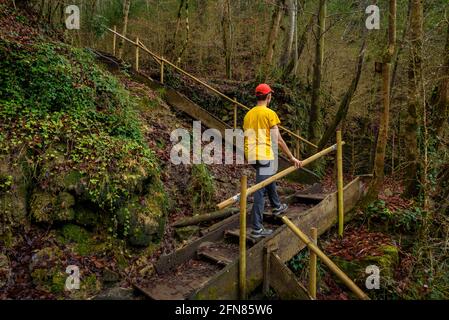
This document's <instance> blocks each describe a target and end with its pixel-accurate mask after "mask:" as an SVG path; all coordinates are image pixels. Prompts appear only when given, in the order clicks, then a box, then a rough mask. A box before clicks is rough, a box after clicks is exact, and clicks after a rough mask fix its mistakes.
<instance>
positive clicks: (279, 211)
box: [271, 203, 288, 216]
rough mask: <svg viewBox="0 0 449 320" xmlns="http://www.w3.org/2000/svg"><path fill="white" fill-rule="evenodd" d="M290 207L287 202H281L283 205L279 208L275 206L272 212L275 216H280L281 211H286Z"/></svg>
mask: <svg viewBox="0 0 449 320" xmlns="http://www.w3.org/2000/svg"><path fill="white" fill-rule="evenodd" d="M287 209H288V205H287V204H286V203H283V204H281V206H280V207H279V208H275V209H273V210H272V211H271V213H272V214H273V216H278V215H280V214H281V213H284V212H285V210H287Z"/></svg>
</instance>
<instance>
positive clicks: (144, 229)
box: [117, 193, 165, 246]
mask: <svg viewBox="0 0 449 320" xmlns="http://www.w3.org/2000/svg"><path fill="white" fill-rule="evenodd" d="M162 198H163V197H162V195H161V194H157V193H153V194H151V195H148V196H147V197H138V196H135V197H133V198H132V199H131V200H129V201H128V202H126V203H125V205H124V206H122V207H121V208H120V209H119V210H118V211H117V218H118V222H119V223H120V224H121V225H122V226H123V229H124V234H125V236H127V238H128V240H129V243H130V244H132V245H135V246H148V245H149V244H150V243H151V242H153V241H156V240H158V239H159V238H160V236H161V234H162V231H163V226H164V223H165V219H164V213H163V205H162V204H161V201H162V200H161V199H162Z"/></svg>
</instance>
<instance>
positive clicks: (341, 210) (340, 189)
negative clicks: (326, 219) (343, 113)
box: [337, 130, 345, 237]
mask: <svg viewBox="0 0 449 320" xmlns="http://www.w3.org/2000/svg"><path fill="white" fill-rule="evenodd" d="M337 189H338V235H339V236H340V237H343V227H344V219H345V217H344V207H343V201H344V199H343V144H342V140H341V131H340V130H338V131H337Z"/></svg>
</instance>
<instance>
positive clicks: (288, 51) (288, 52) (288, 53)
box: [280, 0, 297, 68]
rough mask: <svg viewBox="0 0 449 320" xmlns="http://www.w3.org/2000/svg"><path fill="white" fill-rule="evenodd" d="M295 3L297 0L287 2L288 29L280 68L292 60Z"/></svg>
mask: <svg viewBox="0 0 449 320" xmlns="http://www.w3.org/2000/svg"><path fill="white" fill-rule="evenodd" d="M296 1H297V0H288V3H287V5H288V18H289V29H288V36H287V38H286V41H285V48H284V53H283V54H282V57H281V61H280V65H281V67H282V68H285V67H287V65H288V63H289V62H290V60H291V59H292V52H293V42H294V41H295V32H296V13H297V8H296Z"/></svg>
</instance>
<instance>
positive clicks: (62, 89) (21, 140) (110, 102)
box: [0, 39, 166, 244]
mask: <svg viewBox="0 0 449 320" xmlns="http://www.w3.org/2000/svg"><path fill="white" fill-rule="evenodd" d="M0 79H1V80H0V82H1V83H0V129H1V130H0V131H1V132H2V135H1V139H0V160H2V161H0V162H1V163H2V166H0V197H1V199H2V200H5V204H6V207H5V208H2V210H1V211H0V216H3V217H4V218H5V217H7V216H11V215H13V213H14V212H16V211H18V210H17V209H18V206H21V207H25V206H24V204H26V203H28V204H29V206H30V211H31V217H32V219H33V220H35V221H36V222H41V223H50V224H52V223H55V222H58V221H62V222H64V221H74V220H77V221H79V222H80V223H81V224H85V225H88V224H92V221H95V220H96V219H95V217H93V216H92V213H93V212H96V213H95V214H96V215H99V216H102V217H103V216H105V217H109V218H108V219H106V220H104V219H103V223H105V224H111V225H112V227H111V231H113V232H114V234H117V235H123V236H132V234H131V233H132V232H130V227H131V226H130V224H131V225H132V228H133V230H134V231H135V232H136V233H140V232H141V231H140V229H139V228H140V223H141V222H142V220H145V219H146V220H148V219H153V220H154V221H155V223H156V225H158V226H159V225H160V224H162V221H163V219H162V218H163V216H164V212H165V211H164V210H165V209H166V207H165V202H166V200H165V194H164V192H163V191H162V187H161V182H160V180H159V173H160V172H159V171H160V169H159V165H158V163H157V160H156V158H155V156H154V154H153V152H152V151H151V150H150V149H149V148H148V147H147V146H146V145H145V144H144V141H143V135H142V130H141V123H140V122H139V118H138V116H137V112H136V111H135V105H136V103H135V101H134V99H133V98H132V97H131V96H130V95H129V93H128V92H127V91H126V90H125V89H124V88H123V86H122V85H121V84H119V83H118V81H117V80H116V78H114V77H112V76H111V75H109V74H108V73H106V72H105V71H103V70H102V69H100V68H99V67H98V66H96V64H95V63H94V60H93V57H92V55H91V54H90V53H89V52H88V51H86V50H82V49H75V48H72V47H70V46H68V45H65V44H61V43H49V42H45V41H42V42H39V44H34V45H23V44H20V43H15V42H12V41H7V40H4V39H1V40H0ZM8 160H12V161H8ZM9 163H14V167H15V172H14V170H11V169H12V168H11V165H10V164H9ZM11 171H13V172H12V173H11ZM19 187H22V189H20V188H19ZM17 190H22V191H23V192H22V193H18V191H17ZM8 197H14V198H20V199H21V200H22V201H15V200H13V199H11V200H10V201H8ZM136 197H144V198H145V197H146V198H148V199H151V200H150V201H149V204H148V205H147V206H144V207H143V208H141V209H140V211H139V214H138V215H137V213H136V214H135V215H134V212H132V210H131V212H130V213H131V216H130V217H129V219H125V220H123V219H122V220H120V219H118V216H119V215H120V214H121V212H123V210H124V209H123V208H127V207H128V206H129V203H130V201H134V202H136V200H133V199H136ZM2 203H3V201H2ZM78 204H82V205H81V206H78ZM80 207H81V208H83V207H87V208H91V209H92V210H91V211H92V212H90V214H86V212H88V210H89V209H84V210H83V209H80ZM78 209H80V212H79V213H77V210H78ZM22 216H23V214H22ZM142 217H143V218H142ZM9 220H10V225H13V224H14V223H17V222H19V221H20V219H13V218H11V217H10V218H9ZM119 220H120V223H118V221H119ZM138 229H139V231H136V230H138ZM119 230H121V231H122V232H121V233H118V231H119ZM160 231H161V230H160V228H157V231H156V232H155V233H156V234H157V233H159V232H160ZM154 239H157V237H155V238H153V240H154ZM141 244H148V241H143V242H141Z"/></svg>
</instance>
